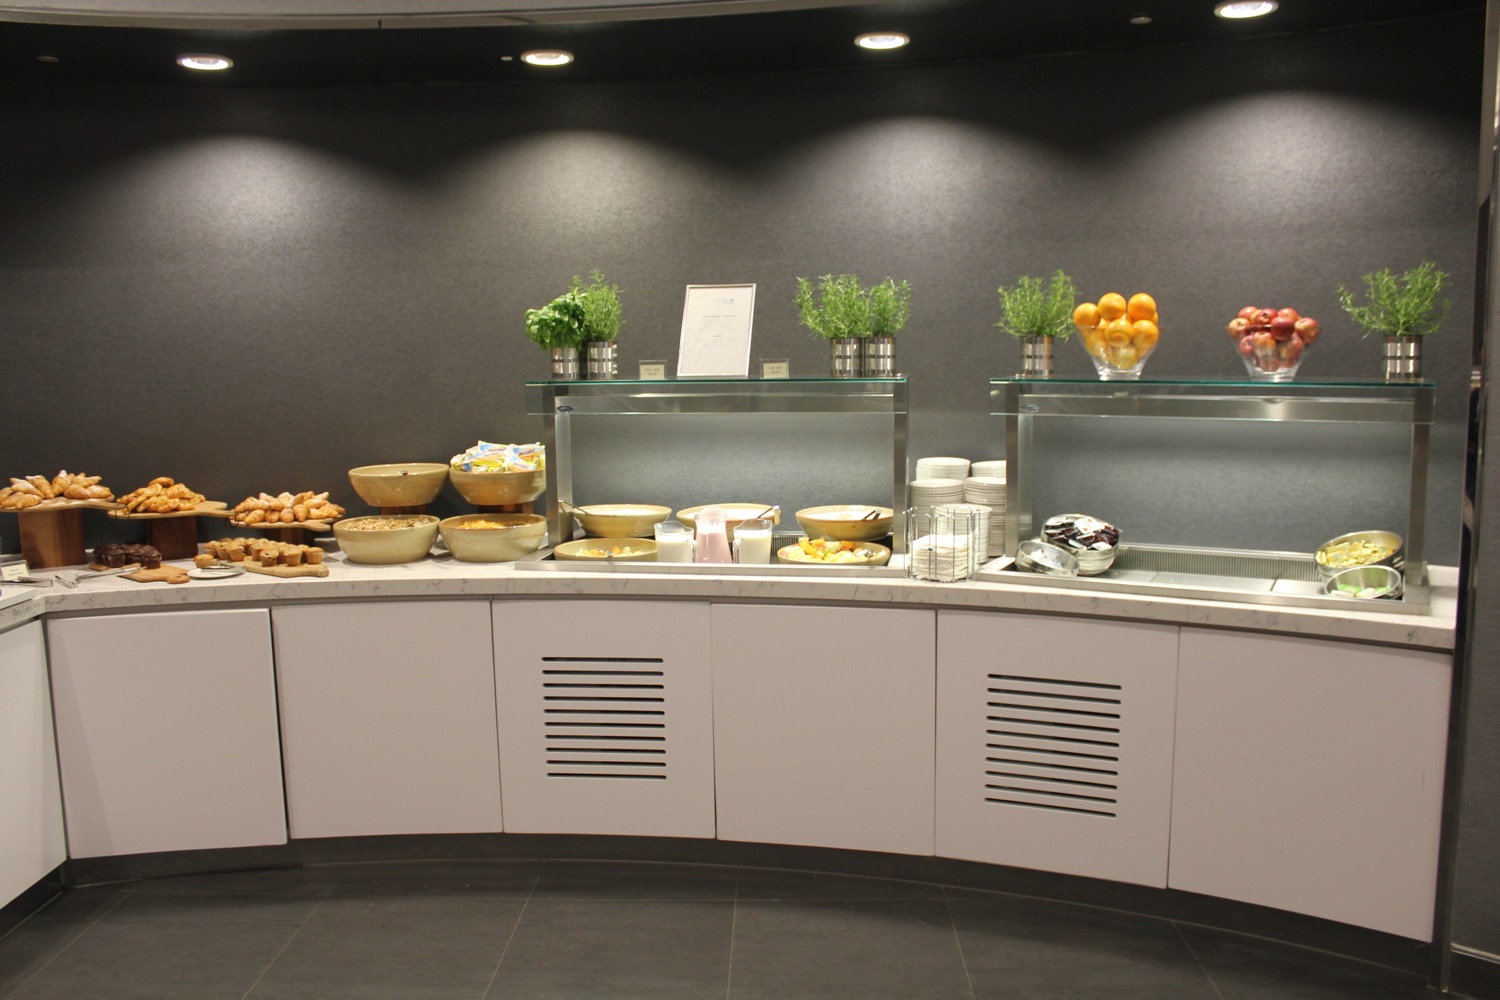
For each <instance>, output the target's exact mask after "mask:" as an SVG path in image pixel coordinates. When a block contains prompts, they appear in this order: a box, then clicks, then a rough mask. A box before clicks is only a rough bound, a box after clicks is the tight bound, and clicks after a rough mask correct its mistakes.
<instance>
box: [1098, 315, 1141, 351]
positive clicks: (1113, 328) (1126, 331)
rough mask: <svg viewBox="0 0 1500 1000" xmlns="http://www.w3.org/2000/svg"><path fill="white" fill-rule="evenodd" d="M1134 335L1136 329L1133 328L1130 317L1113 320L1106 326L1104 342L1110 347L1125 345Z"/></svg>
mask: <svg viewBox="0 0 1500 1000" xmlns="http://www.w3.org/2000/svg"><path fill="white" fill-rule="evenodd" d="M1134 336H1135V330H1134V329H1132V328H1131V326H1130V320H1128V319H1116V320H1112V321H1110V324H1109V326H1107V327H1105V328H1104V342H1105V343H1106V344H1108V345H1109V346H1110V347H1124V346H1125V345H1126V344H1128V343H1130V340H1131V338H1132V337H1134Z"/></svg>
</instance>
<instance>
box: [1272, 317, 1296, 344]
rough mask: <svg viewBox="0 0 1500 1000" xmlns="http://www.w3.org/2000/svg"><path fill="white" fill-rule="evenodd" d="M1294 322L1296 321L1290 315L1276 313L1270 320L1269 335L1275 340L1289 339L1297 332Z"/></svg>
mask: <svg viewBox="0 0 1500 1000" xmlns="http://www.w3.org/2000/svg"><path fill="white" fill-rule="evenodd" d="M1296 324H1297V321H1296V320H1294V319H1292V318H1291V317H1290V316H1284V315H1282V314H1281V313H1277V314H1276V318H1275V319H1273V320H1271V336H1273V337H1275V338H1276V339H1277V340H1290V339H1291V338H1292V336H1293V335H1294V334H1295V333H1296V332H1297V327H1296Z"/></svg>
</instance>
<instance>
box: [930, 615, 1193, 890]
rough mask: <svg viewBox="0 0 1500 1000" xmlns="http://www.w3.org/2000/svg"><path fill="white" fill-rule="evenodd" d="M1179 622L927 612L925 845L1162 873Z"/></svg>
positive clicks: (1011, 860)
mask: <svg viewBox="0 0 1500 1000" xmlns="http://www.w3.org/2000/svg"><path fill="white" fill-rule="evenodd" d="M1176 666H1177V629H1176V628H1175V627H1172V626H1163V625H1143V624H1133V623H1125V622H1107V621H1085V620H1081V619H1076V618H1052V617H1045V616H1029V615H1013V614H998V613H993V612H968V611H941V612H939V613H938V696H937V705H938V708H937V719H938V721H937V732H938V740H937V775H938V777H937V853H938V854H939V855H942V856H944V857H951V858H966V859H969V860H972V861H985V862H989V863H992V864H1003V865H1015V866H1018V867H1021V868H1038V869H1041V870H1043V871H1053V872H1063V873H1066V874H1070V875H1086V876H1091V877H1093V878H1103V879H1112V880H1114V881H1119V882H1134V883H1137V884H1140V885H1151V886H1164V885H1166V882H1167V846H1168V842H1167V837H1168V832H1169V827H1170V822H1171V808H1172V798H1171V796H1172V717H1173V694H1174V689H1175V686H1176Z"/></svg>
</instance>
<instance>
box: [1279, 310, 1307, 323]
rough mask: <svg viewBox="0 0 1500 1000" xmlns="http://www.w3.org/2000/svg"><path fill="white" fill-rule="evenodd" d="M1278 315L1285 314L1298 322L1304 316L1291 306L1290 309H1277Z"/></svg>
mask: <svg viewBox="0 0 1500 1000" xmlns="http://www.w3.org/2000/svg"><path fill="white" fill-rule="evenodd" d="M1276 315H1277V316H1285V317H1286V318H1287V319H1289V320H1291V321H1292V322H1293V323H1295V322H1297V321H1298V320H1299V319H1301V318H1302V317H1301V315H1300V314H1298V312H1297V310H1295V309H1290V308H1288V309H1278V310H1276Z"/></svg>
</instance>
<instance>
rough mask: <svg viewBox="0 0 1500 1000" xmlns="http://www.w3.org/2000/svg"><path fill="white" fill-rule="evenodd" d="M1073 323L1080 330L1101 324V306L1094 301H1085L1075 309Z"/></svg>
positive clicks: (1090, 328)
mask: <svg viewBox="0 0 1500 1000" xmlns="http://www.w3.org/2000/svg"><path fill="white" fill-rule="evenodd" d="M1073 325H1074V326H1076V327H1078V329H1080V330H1092V329H1093V328H1094V327H1096V326H1098V325H1099V307H1098V306H1096V305H1094V304H1093V303H1092V302H1084V303H1082V304H1080V305H1079V306H1078V308H1077V309H1074V310H1073Z"/></svg>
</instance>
